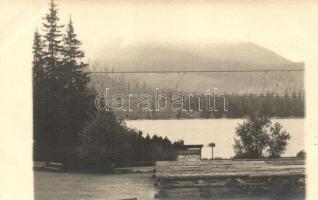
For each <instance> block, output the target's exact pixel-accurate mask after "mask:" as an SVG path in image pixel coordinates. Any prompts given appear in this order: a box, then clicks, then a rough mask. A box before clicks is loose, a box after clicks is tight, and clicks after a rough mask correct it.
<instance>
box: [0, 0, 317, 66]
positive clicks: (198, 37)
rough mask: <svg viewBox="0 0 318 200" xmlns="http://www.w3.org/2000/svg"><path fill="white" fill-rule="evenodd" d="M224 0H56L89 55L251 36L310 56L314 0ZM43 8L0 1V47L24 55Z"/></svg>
mask: <svg viewBox="0 0 318 200" xmlns="http://www.w3.org/2000/svg"><path fill="white" fill-rule="evenodd" d="M224 2H225V1H224ZM224 2H223V1H213V3H208V2H207V1H200V2H199V3H195V1H153V2H152V3H150V2H147V1H128V2H127V1H126V2H115V1H102V0H95V1H89V0H82V1H75V0H56V3H57V4H58V6H59V16H60V18H61V23H64V24H65V23H67V20H68V18H69V16H70V15H72V17H73V21H74V24H75V28H76V31H77V33H78V35H79V37H80V39H81V40H82V42H83V45H84V46H83V48H84V49H85V50H86V52H87V56H88V57H89V58H91V59H93V58H94V57H95V56H96V54H98V53H99V50H100V49H101V48H105V47H111V46H112V45H118V44H120V45H128V44H131V43H134V42H138V41H143V42H145V41H146V42H148V41H149V42H151V41H164V42H171V41H173V42H175V41H177V42H184V41H186V42H195V43H196V42H197V43H211V42H212V43H219V42H254V43H257V44H259V45H261V46H264V47H266V48H269V49H271V50H274V51H275V52H277V53H279V54H281V55H283V56H284V57H286V58H288V59H291V60H293V61H304V60H306V59H310V58H311V57H312V56H314V55H313V51H314V50H315V48H316V46H317V44H318V37H317V35H318V21H317V19H318V13H317V12H316V11H317V8H318V2H315V1H312V2H311V1H279V3H277V1H262V2H261V1H259V2H252V1H240V3H237V2H235V1H233V2H231V3H224ZM47 9H48V2H47V1H43V0H37V1H34V0H24V1H22V0H21V1H6V0H4V1H1V3H0V11H1V14H0V24H1V27H2V28H1V30H0V48H1V50H2V51H7V48H8V46H10V47H9V48H10V49H11V50H12V51H14V52H16V53H19V54H20V55H21V56H22V55H24V56H25V58H24V59H21V61H22V60H23V61H25V59H27V60H30V59H31V57H30V51H29V50H30V48H31V44H32V43H31V42H32V34H33V32H34V30H35V29H36V27H38V29H40V30H41V27H42V26H41V21H42V19H41V17H42V16H44V14H45V13H46V12H47ZM15 44H18V45H15ZM12 45H13V46H12ZM22 47H25V48H23V49H21V48H22ZM16 48H18V49H16ZM4 49H6V50H4ZM104 53H107V52H104Z"/></svg>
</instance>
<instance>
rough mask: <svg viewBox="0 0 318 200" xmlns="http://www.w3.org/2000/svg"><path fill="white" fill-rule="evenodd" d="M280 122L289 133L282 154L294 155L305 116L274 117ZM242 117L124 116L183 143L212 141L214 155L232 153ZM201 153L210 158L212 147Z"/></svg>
mask: <svg viewBox="0 0 318 200" xmlns="http://www.w3.org/2000/svg"><path fill="white" fill-rule="evenodd" d="M276 121H277V122H279V123H281V124H282V125H283V129H285V130H286V131H287V132H289V133H290V135H291V139H290V141H289V144H288V146H287V150H286V152H285V153H284V155H283V156H295V155H296V154H297V152H299V151H300V150H302V149H304V135H305V131H304V122H305V120H304V119H273V120H272V122H276ZM242 122H243V120H242V119H183V120H127V121H126V124H127V126H128V127H130V128H135V129H138V130H141V131H143V132H144V133H145V134H147V133H149V135H150V136H152V135H154V134H156V135H158V136H162V137H165V136H167V137H168V138H169V139H170V140H172V141H175V140H178V139H183V140H184V142H185V144H204V145H207V144H208V143H209V142H212V141H213V142H214V143H215V144H216V147H215V148H214V157H222V158H230V157H231V156H233V155H234V151H233V147H232V145H233V144H234V139H233V138H234V133H235V127H237V124H239V123H242ZM202 157H203V158H210V157H211V149H210V148H209V147H207V146H205V147H203V149H202Z"/></svg>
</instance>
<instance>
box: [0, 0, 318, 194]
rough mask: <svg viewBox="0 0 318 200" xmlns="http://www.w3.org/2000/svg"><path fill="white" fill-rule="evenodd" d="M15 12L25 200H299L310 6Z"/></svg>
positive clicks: (90, 3)
mask: <svg viewBox="0 0 318 200" xmlns="http://www.w3.org/2000/svg"><path fill="white" fill-rule="evenodd" d="M309 4H310V6H309ZM8 5H10V3H8ZM14 5H15V8H16V9H15V10H11V9H9V7H8V9H7V10H8V11H9V10H10V12H8V13H10V17H11V19H12V20H11V21H8V24H7V25H6V26H7V27H9V28H10V29H9V30H14V29H18V28H19V25H20V24H24V23H25V24H26V23H28V26H26V27H25V29H24V31H23V33H28V34H26V35H27V37H25V36H24V40H25V43H24V42H21V43H20V44H21V48H23V49H24V50H25V51H26V52H28V54H25V55H24V57H25V58H26V59H28V60H30V62H29V63H27V64H28V68H30V69H32V70H31V72H32V74H30V77H32V81H31V82H32V83H31V82H30V85H32V86H30V87H32V113H33V114H32V116H33V118H32V121H33V128H32V130H33V134H32V165H33V184H32V186H33V193H34V199H35V200H71V199H74V200H75V199H76V200H77V199H78V200H80V199H81V200H104V199H105V200H151V199H172V200H173V199H180V200H187V199H188V200H192V199H193V200H197V199H225V200H254V199H261V200H271V199H275V200H283V199H284V200H285V199H290V200H304V199H307V198H306V197H307V195H306V187H307V182H306V178H307V175H306V171H305V168H306V163H307V161H306V158H307V150H306V147H305V135H306V129H305V119H306V110H305V108H306V102H307V101H306V84H305V79H306V77H305V71H306V70H307V68H308V67H312V66H311V65H310V64H311V62H312V61H311V60H310V58H311V56H312V55H313V51H312V50H313V47H312V46H311V45H310V44H309V43H310V42H309V41H308V40H309V39H308V38H309V36H308V35H306V34H305V33H304V32H303V31H302V30H303V28H304V27H305V28H308V30H311V29H312V30H316V29H317V28H312V26H317V27H318V24H317V22H318V20H317V19H318V14H316V11H317V9H318V3H316V2H314V1H313V2H311V1H310V2H308V1H221V0H220V1H168V0H167V1H165V0H162V1H142V0H141V1H138V0H136V1H134V0H131V1H106V0H78V1H75V0H30V1H16V2H15V3H14ZM10 8H13V7H10ZM308 16H312V17H313V18H308ZM314 17H316V18H314ZM309 19H311V21H308V20H309ZM313 20H315V21H316V24H315V25H314V24H313ZM309 22H310V23H312V24H311V25H309ZM300 24H301V25H302V26H300ZM0 34H2V35H3V36H5V35H6V34H9V33H7V32H6V31H5V30H4V31H2V30H1V32H0ZM0 36H1V35H0ZM317 38H318V35H317ZM317 38H316V40H317ZM0 39H1V38H0ZM1 41H2V40H1ZM3 41H4V40H3ZM24 57H23V58H24ZM19 59H20V58H17V61H16V62H19V61H18V60H19ZM22 60H23V59H22V58H21V62H24V61H22ZM308 63H309V64H308ZM30 137H31V136H30Z"/></svg>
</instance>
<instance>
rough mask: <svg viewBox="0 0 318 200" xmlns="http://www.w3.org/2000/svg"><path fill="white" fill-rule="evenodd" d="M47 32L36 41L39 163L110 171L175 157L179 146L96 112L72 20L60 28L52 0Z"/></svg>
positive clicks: (45, 21)
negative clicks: (95, 166)
mask: <svg viewBox="0 0 318 200" xmlns="http://www.w3.org/2000/svg"><path fill="white" fill-rule="evenodd" d="M42 30H43V31H38V30H36V31H35V33H34V39H33V63H32V64H33V122H34V137H33V138H34V145H33V146H34V160H39V161H46V162H49V161H55V162H62V163H63V164H65V166H69V167H75V166H79V165H82V166H83V165H102V166H103V167H105V166H110V167H111V166H112V165H114V164H116V163H124V162H143V161H156V160H171V159H174V158H175V148H176V145H178V144H180V142H179V143H178V142H177V143H176V144H173V143H172V142H171V141H170V140H169V139H168V138H162V137H158V136H156V135H155V136H153V137H150V136H149V135H148V136H144V135H143V133H142V132H140V131H137V130H133V129H129V128H127V127H126V126H125V124H124V123H123V122H122V121H120V120H118V119H117V118H116V116H115V115H114V113H113V112H97V111H96V108H95V105H94V100H95V96H96V90H95V89H94V88H93V87H91V85H90V84H89V83H90V77H89V74H88V73H87V72H86V71H87V67H88V64H87V63H85V61H84V58H85V54H84V51H83V50H82V49H81V42H80V40H79V39H78V38H77V34H76V33H75V30H74V25H73V21H72V18H70V19H69V22H68V24H67V25H66V26H64V25H62V24H60V19H59V17H58V9H57V5H56V4H55V2H54V1H53V0H51V1H50V3H49V11H48V13H47V14H46V15H45V16H44V17H43V24H42Z"/></svg>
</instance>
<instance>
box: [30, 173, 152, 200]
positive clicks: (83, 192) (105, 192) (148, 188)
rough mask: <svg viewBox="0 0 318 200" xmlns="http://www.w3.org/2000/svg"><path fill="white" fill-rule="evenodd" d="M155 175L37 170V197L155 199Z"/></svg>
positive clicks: (58, 199)
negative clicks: (153, 177) (152, 176)
mask: <svg viewBox="0 0 318 200" xmlns="http://www.w3.org/2000/svg"><path fill="white" fill-rule="evenodd" d="M150 177H151V174H144V173H140V174H114V175H108V174H71V173H70V174H69V173H50V172H39V171H36V172H34V186H35V187H34V195H35V200H73V199H74V200H84V199H93V200H102V199H103V200H105V199H107V200H108V199H109V200H113V199H114V200H115V199H117V200H118V199H125V198H126V199H128V198H137V199H138V200H139V199H141V200H143V199H145V200H148V199H153V196H154V186H153V183H154V181H153V179H151V178H150Z"/></svg>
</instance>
